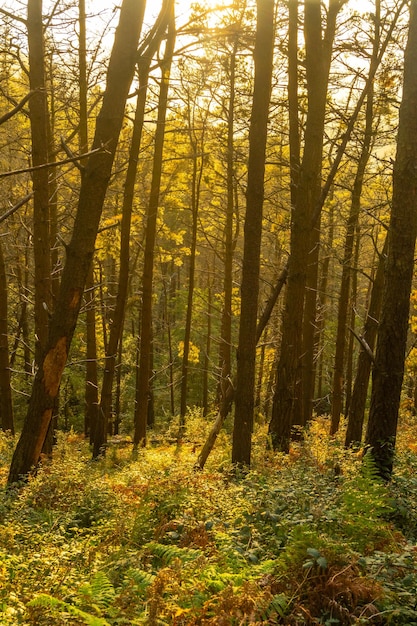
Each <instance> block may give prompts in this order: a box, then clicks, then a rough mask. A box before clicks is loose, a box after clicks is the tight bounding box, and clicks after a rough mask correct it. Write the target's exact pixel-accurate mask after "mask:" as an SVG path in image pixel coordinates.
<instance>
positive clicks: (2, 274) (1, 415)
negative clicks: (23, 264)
mask: <svg viewBox="0 0 417 626" xmlns="http://www.w3.org/2000/svg"><path fill="white" fill-rule="evenodd" d="M10 378H11V377H10V359H9V332H8V298H7V276H6V264H5V261H4V254H3V246H2V243H1V241H0V426H1V429H2V430H5V431H7V430H8V431H10V432H11V433H12V434H14V421H13V399H12V389H11V384H10Z"/></svg>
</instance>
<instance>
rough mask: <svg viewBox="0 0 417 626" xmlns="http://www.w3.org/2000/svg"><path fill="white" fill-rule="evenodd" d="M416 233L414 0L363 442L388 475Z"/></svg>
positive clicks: (416, 28) (416, 10)
mask: <svg viewBox="0 0 417 626" xmlns="http://www.w3.org/2000/svg"><path fill="white" fill-rule="evenodd" d="M416 235H417V0H412V2H411V5H410V23H409V33H408V42H407V47H406V51H405V58H404V83H403V95H402V102H401V107H400V116H399V127H398V139H397V154H396V159H395V164H394V173H393V192H392V209H391V219H390V226H389V246H388V256H387V261H386V270H385V287H384V296H383V304H382V314H381V321H380V325H379V331H378V341H377V349H376V355H375V364H374V370H373V376H372V394H371V406H370V412H369V421H368V429H367V433H366V445H367V446H368V447H369V448H370V451H371V454H372V457H373V459H374V461H375V463H376V467H377V470H378V473H379V474H380V476H381V477H382V478H384V479H386V480H388V479H389V478H390V477H391V474H392V469H393V463H394V452H395V440H396V434H397V423H398V411H399V405H400V396H401V387H402V382H403V377H404V362H405V351H406V343H407V331H408V322H409V310H410V293H411V283H412V278H413V271H414V250H415V243H416Z"/></svg>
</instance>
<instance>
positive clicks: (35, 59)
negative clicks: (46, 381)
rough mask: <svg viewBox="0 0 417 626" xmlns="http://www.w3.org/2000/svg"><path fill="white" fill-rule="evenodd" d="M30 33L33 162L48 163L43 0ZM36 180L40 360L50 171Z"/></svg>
mask: <svg viewBox="0 0 417 626" xmlns="http://www.w3.org/2000/svg"><path fill="white" fill-rule="evenodd" d="M27 35H28V46H29V83H30V89H31V90H32V91H35V93H34V95H33V96H32V98H30V100H29V119H30V127H31V137H32V165H33V166H37V165H43V164H45V163H48V161H49V159H48V154H49V150H48V135H49V133H48V124H49V121H48V99H47V92H46V80H45V50H44V32H43V23H42V0H28V3H27ZM32 181H33V254H34V266H35V304H34V308H35V333H36V337H37V343H36V351H35V359H36V362H37V363H39V361H40V359H41V355H42V354H43V351H44V349H45V345H46V341H47V336H48V323H49V314H50V311H51V308H52V298H51V248H50V215H49V170H48V168H42V169H38V170H35V171H34V172H33V174H32Z"/></svg>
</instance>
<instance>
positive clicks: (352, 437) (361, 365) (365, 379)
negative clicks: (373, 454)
mask: <svg viewBox="0 0 417 626" xmlns="http://www.w3.org/2000/svg"><path fill="white" fill-rule="evenodd" d="M387 252H388V237H386V239H385V243H384V247H383V250H382V252H381V255H380V258H379V262H378V267H377V270H376V274H375V278H374V282H373V285H372V292H371V298H370V302H369V307H368V312H367V314H366V320H365V324H364V328H363V331H362V339H363V340H364V341H365V342H366V345H367V346H369V350H365V349H364V347H363V346H362V348H361V350H360V352H359V356H358V364H357V367H356V376H355V382H354V384H353V390H352V397H351V400H350V404H349V411H348V414H347V415H348V425H347V430H346V438H345V446H346V447H349V446H351V445H352V444H360V443H361V441H362V429H363V422H364V417H365V406H366V399H367V397H368V387H369V378H370V375H371V367H372V357H371V354H373V351H374V348H375V344H376V337H377V333H378V323H379V322H378V320H379V317H380V313H381V305H382V295H383V288H384V272H385V259H386V256H387Z"/></svg>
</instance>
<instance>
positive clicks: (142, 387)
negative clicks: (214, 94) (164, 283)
mask: <svg viewBox="0 0 417 626" xmlns="http://www.w3.org/2000/svg"><path fill="white" fill-rule="evenodd" d="M164 7H165V11H166V12H167V15H168V16H169V20H168V22H169V23H168V35H167V42H166V49H165V53H164V58H163V59H162V61H161V74H162V78H161V86H160V92H159V102H158V116H157V122H156V132H155V147H154V157H153V171H152V182H151V189H150V195H149V204H148V210H147V215H146V226H145V251H144V267H143V275H142V309H141V330H140V353H139V372H138V382H137V388H136V402H135V418H134V420H135V432H134V437H133V441H134V444H135V446H138V445H144V444H145V443H146V425H147V421H148V406H149V399H150V385H149V380H150V373H151V355H152V292H153V269H154V248H155V239H156V227H157V214H158V205H159V194H160V188H161V177H162V156H163V149H164V139H165V120H166V113H167V105H168V91H169V77H170V70H171V63H172V56H173V53H174V47H175V37H176V32H175V13H174V2H173V0H166V2H165V4H164Z"/></svg>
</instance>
